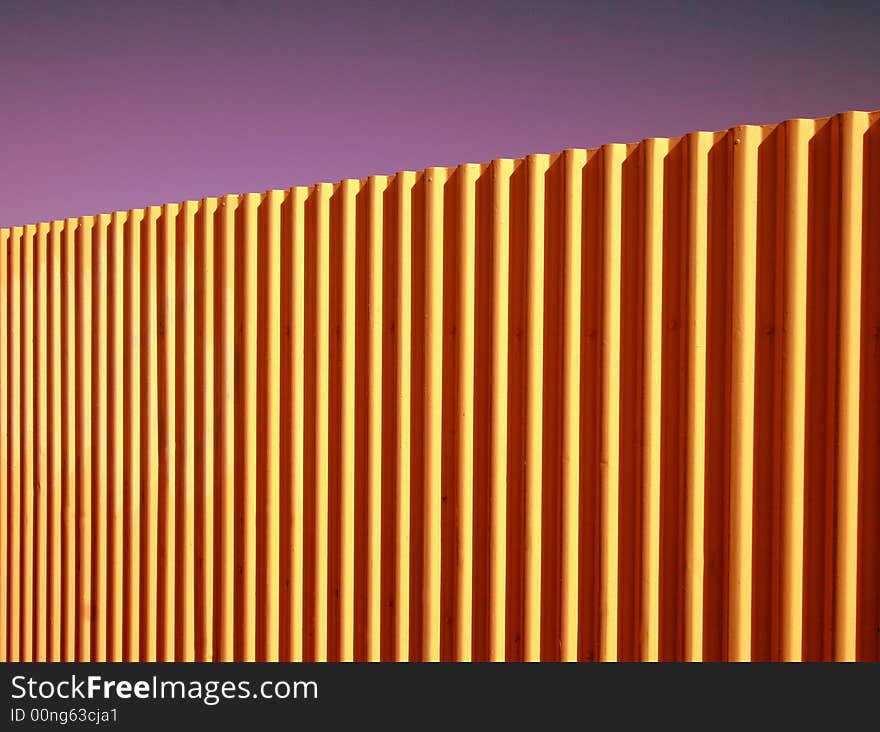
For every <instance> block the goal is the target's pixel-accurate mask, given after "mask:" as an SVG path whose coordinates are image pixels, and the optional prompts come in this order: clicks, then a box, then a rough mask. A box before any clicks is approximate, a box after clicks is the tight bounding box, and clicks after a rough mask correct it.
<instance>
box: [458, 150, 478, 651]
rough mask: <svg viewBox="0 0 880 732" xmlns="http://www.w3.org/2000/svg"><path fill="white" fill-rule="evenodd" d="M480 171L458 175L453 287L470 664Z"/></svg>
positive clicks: (465, 647)
mask: <svg viewBox="0 0 880 732" xmlns="http://www.w3.org/2000/svg"><path fill="white" fill-rule="evenodd" d="M479 170H480V169H479V166H476V165H462V166H460V167H459V168H458V169H457V170H456V174H457V175H458V176H459V181H458V189H457V191H456V195H457V196H458V219H457V222H456V223H457V226H458V231H457V232H456V235H457V237H456V238H457V243H458V246H459V251H460V257H461V262H460V263H461V268H460V272H459V279H458V282H457V283H456V285H455V287H456V290H457V295H458V298H459V303H458V305H459V316H460V322H459V323H458V329H457V334H456V335H457V338H458V348H459V351H458V360H459V362H458V369H459V399H458V410H457V411H458V454H457V455H456V463H457V476H456V482H457V486H456V488H457V491H456V493H457V504H458V505H457V507H456V508H457V515H458V521H457V528H458V536H457V544H458V547H457V550H458V551H457V562H456V565H457V566H456V582H455V585H456V587H455V595H456V608H455V610H456V612H455V614H456V619H455V640H456V643H455V660H457V661H470V660H471V654H472V645H473V602H474V598H473V561H474V546H473V543H474V513H473V507H474V358H475V346H476V344H475V342H474V332H475V323H474V312H475V308H476V302H475V289H476V240H475V237H476V232H475V227H476V212H475V201H476V195H475V194H476V179H477V174H478V173H479Z"/></svg>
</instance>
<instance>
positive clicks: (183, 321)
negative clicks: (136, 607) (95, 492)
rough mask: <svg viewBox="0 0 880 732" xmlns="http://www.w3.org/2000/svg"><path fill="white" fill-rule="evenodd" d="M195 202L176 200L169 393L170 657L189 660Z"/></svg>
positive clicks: (191, 646) (193, 531)
mask: <svg viewBox="0 0 880 732" xmlns="http://www.w3.org/2000/svg"><path fill="white" fill-rule="evenodd" d="M197 209H198V203H196V202H195V201H186V202H184V203H182V204H181V206H180V209H179V214H178V221H177V229H178V232H177V239H176V245H177V246H176V258H177V264H176V272H177V277H176V282H175V283H174V285H175V286H174V292H175V303H174V304H175V309H176V312H175V325H176V326H177V327H176V338H177V344H176V345H175V354H178V355H177V359H176V364H175V368H176V373H175V385H176V387H177V388H176V389H175V395H176V401H177V405H176V410H175V412H176V414H175V419H176V422H177V426H176V428H175V437H176V442H177V445H176V448H175V456H176V465H175V476H176V478H177V484H178V485H177V488H176V496H175V497H176V502H177V506H176V510H175V516H177V517H178V519H177V522H178V524H177V526H176V531H177V537H178V538H177V539H176V541H175V548H176V551H175V554H176V556H175V567H176V572H175V590H174V592H175V600H176V603H175V623H174V626H175V648H176V650H175V655H174V658H175V660H178V661H194V660H195V597H196V581H197V580H196V567H195V556H196V487H195V470H196V465H195V462H196V457H195V347H196V346H195V317H196V293H195V236H196V232H195V227H196V211H197Z"/></svg>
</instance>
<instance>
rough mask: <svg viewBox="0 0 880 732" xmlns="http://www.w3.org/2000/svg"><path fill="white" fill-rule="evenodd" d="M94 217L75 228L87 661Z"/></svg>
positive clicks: (80, 590)
mask: <svg viewBox="0 0 880 732" xmlns="http://www.w3.org/2000/svg"><path fill="white" fill-rule="evenodd" d="M94 225H95V220H94V217H92V216H82V217H80V219H79V226H78V227H77V231H76V245H75V246H76V453H75V455H76V463H77V468H76V496H77V511H76V519H77V547H76V573H77V595H76V596H77V603H78V608H77V610H78V612H77V620H78V622H77V631H76V639H77V641H76V658H77V660H78V661H90V660H91V657H92V642H93V637H92V634H93V626H92V622H93V604H92V525H93V520H94V517H93V515H92V499H93V493H92V491H93V488H92V454H91V453H92V450H91V442H92V433H93V430H92V426H93V422H92V348H91V342H92V234H93V228H94Z"/></svg>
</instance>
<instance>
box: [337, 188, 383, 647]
mask: <svg viewBox="0 0 880 732" xmlns="http://www.w3.org/2000/svg"><path fill="white" fill-rule="evenodd" d="M359 187H360V182H359V181H356V180H351V179H347V180H344V181H342V182H341V183H340V184H339V188H338V191H337V193H336V195H339V196H340V201H339V205H340V212H339V215H340V229H339V232H338V240H337V242H336V245H337V247H338V248H336V249H335V251H334V247H333V243H331V252H330V254H331V257H333V256H334V255H335V256H336V257H337V258H338V260H337V261H338V263H339V266H340V267H341V273H340V274H341V281H340V283H339V286H340V289H339V298H340V312H339V314H340V318H341V322H340V323H339V324H338V325H337V327H338V331H337V333H339V350H338V357H339V368H340V377H341V378H340V383H339V388H340V393H339V413H338V414H337V415H334V417H336V418H337V419H338V420H339V428H340V437H341V440H340V443H339V445H338V448H339V453H338V459H339V500H340V517H339V519H340V520H339V533H340V546H339V550H340V555H341V556H340V558H341V562H340V575H341V576H340V587H339V595H340V616H339V659H338V660H341V661H352V660H354V576H355V565H354V559H355V557H354V553H355V516H354V504H355V474H354V426H355V421H354V417H355V403H354V402H355V396H354V377H355V373H354V372H355V269H356V245H355V232H356V229H355V195H356V193H357V190H358V188H359ZM332 268H333V263H332V262H331V269H332ZM331 309H332V305H331ZM334 325H335V324H334ZM379 403H380V404H381V399H379ZM330 452H331V455H332V454H333V453H334V452H335V450H334V448H333V447H332V446H331V448H330Z"/></svg>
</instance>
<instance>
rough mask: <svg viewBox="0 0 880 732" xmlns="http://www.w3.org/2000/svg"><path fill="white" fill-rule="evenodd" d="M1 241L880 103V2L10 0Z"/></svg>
mask: <svg viewBox="0 0 880 732" xmlns="http://www.w3.org/2000/svg"><path fill="white" fill-rule="evenodd" d="M0 38H2V41H0V226H10V225H14V224H24V223H33V222H36V221H44V220H51V219H56V218H63V217H66V216H75V215H79V214H89V213H98V212H105V211H113V210H117V209H128V208H134V207H140V206H144V205H150V204H160V203H165V202H168V201H180V200H183V199H191V198H200V197H203V196H206V195H220V194H224V193H239V192H244V191H261V190H265V189H267V188H286V187H288V186H291V185H295V184H311V183H313V182H315V181H335V180H338V179H340V178H344V177H365V176H367V175H369V174H371V173H393V172H395V171H397V170H401V169H419V168H423V167H425V166H428V165H453V164H456V163H461V162H482V161H487V160H490V159H492V158H495V157H518V156H521V155H524V154H527V153H530V152H555V151H558V150H561V149H563V148H565V147H594V146H597V145H600V144H602V143H605V142H629V141H634V140H639V139H642V138H644V137H648V136H672V135H680V134H683V133H685V132H688V131H691V130H695V129H706V130H716V129H724V128H726V127H730V126H732V125H734V124H741V123H766V122H777V121H780V120H783V119H787V118H791V117H816V116H825V115H829V114H834V113H835V112H839V111H843V110H848V109H877V108H880V2H878V0H863V1H862V2H847V1H845V0H844V1H838V2H803V1H800V2H751V1H749V2H724V3H720V2H690V1H683V2H680V1H677V2H661V1H660V0H657V1H655V2H648V1H646V0H644V1H642V2H604V3H599V2H581V3H577V2H572V1H569V2H558V1H552V0H551V1H549V2H530V3H526V2H519V1H517V0H506V1H501V2H495V1H490V2H478V1H470V2H440V1H439V0H438V1H435V2H425V1H423V0H400V1H399V2H397V1H395V2H390V1H382V2H367V1H364V0H361V1H355V0H350V1H343V0H324V1H322V0H314V1H313V2H309V3H303V2H297V1H294V0H291V1H289V2H281V1H279V0H225V1H224V0H190V1H186V2H184V1H183V0H178V1H177V2H172V1H170V0H156V1H154V2H146V1H140V0H136V1H131V0H64V1H63V2H60V1H58V0H55V1H54V2H50V1H48V0H21V1H20V2H11V1H9V0H0Z"/></svg>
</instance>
